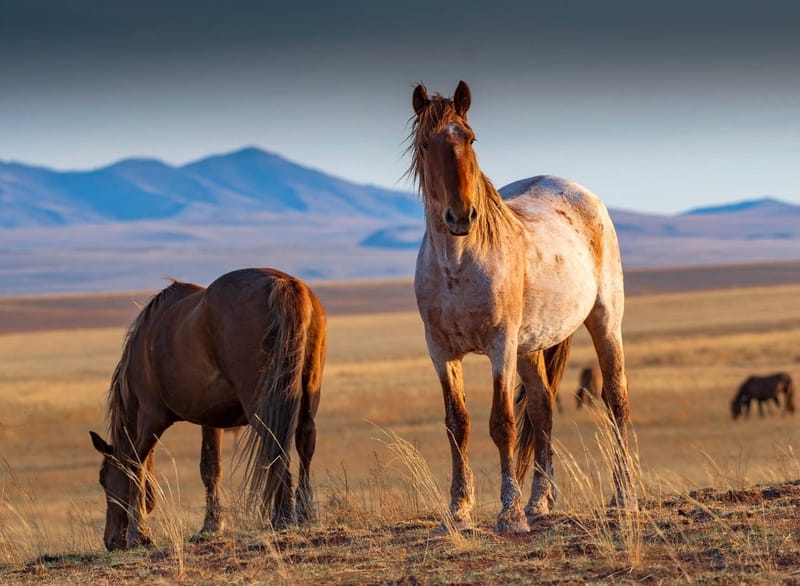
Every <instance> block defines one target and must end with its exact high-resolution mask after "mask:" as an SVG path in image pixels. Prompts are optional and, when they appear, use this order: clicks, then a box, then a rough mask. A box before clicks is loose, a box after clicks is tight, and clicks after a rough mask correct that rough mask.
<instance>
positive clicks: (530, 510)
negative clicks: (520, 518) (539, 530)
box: [525, 499, 550, 527]
mask: <svg viewBox="0 0 800 586" xmlns="http://www.w3.org/2000/svg"><path fill="white" fill-rule="evenodd" d="M549 514H550V505H549V504H548V501H547V499H542V500H541V501H538V502H536V503H530V504H528V506H527V507H525V518H526V519H527V521H528V527H533V526H534V525H536V524H537V523H538V522H539V521H541V520H542V519H544V518H545V517H547V516H548V515H549Z"/></svg>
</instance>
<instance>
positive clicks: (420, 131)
mask: <svg viewBox="0 0 800 586" xmlns="http://www.w3.org/2000/svg"><path fill="white" fill-rule="evenodd" d="M459 119H460V120H464V118H462V117H461V116H459V114H458V112H457V111H456V107H455V103H454V102H453V100H451V99H449V98H445V97H444V96H442V95H441V94H438V93H437V94H434V95H433V96H432V97H431V98H430V99H429V101H428V104H427V105H426V106H425V108H424V109H423V110H422V111H421V112H419V114H417V115H416V116H414V118H413V123H412V126H411V132H410V133H409V135H408V138H407V139H406V140H407V141H408V142H409V145H408V147H407V148H406V153H410V154H411V164H410V165H409V167H408V170H407V171H406V173H405V176H406V177H410V178H411V179H413V181H414V183H415V184H416V185H417V189H418V190H419V192H420V194H421V195H422V199H423V201H424V200H425V197H426V195H425V190H424V186H425V170H424V169H423V166H422V162H421V153H422V143H423V142H424V141H423V139H422V137H424V136H427V135H429V134H431V133H435V132H441V131H442V130H443V129H444V128H445V126H447V125H448V124H450V123H451V122H454V121H459ZM480 175H481V177H480V179H481V181H480V186H481V191H482V193H481V196H480V197H479V198H477V200H476V202H475V203H476V205H478V206H480V207H482V208H484V209H483V211H485V212H486V213H485V214H483V217H484V218H485V219H486V221H485V222H481V223H480V224H479V226H480V227H479V226H476V228H478V229H477V230H476V237H477V242H478V244H479V246H484V245H486V244H488V243H489V242H491V240H492V239H493V237H494V235H495V234H497V233H498V230H499V224H500V223H501V222H502V221H503V220H504V219H506V218H508V217H509V216H512V215H513V214H512V213H511V211H510V210H509V209H508V207H507V206H506V205H505V203H504V202H503V198H502V197H501V196H500V193H499V192H498V191H497V189H496V188H495V186H494V185H493V184H492V182H491V181H490V180H489V178H488V177H486V175H484V174H483V172H480Z"/></svg>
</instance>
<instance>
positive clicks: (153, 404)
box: [91, 269, 327, 550]
mask: <svg viewBox="0 0 800 586" xmlns="http://www.w3.org/2000/svg"><path fill="white" fill-rule="evenodd" d="M326 332H327V326H326V318H325V312H324V310H323V308H322V305H321V304H320V302H319V300H318V299H317V297H316V296H315V295H314V293H313V292H312V291H311V290H310V289H309V288H308V286H307V285H305V283H303V282H302V281H300V280H299V279H296V278H294V277H291V276H289V275H287V274H285V273H282V272H280V271H276V270H273V269H242V270H239V271H234V272H232V273H228V274H226V275H223V276H222V277H220V278H219V279H217V280H216V281H214V283H212V284H211V285H210V286H209V287H208V289H206V288H204V287H200V286H198V285H193V284H190V283H180V282H173V283H172V285H170V286H169V287H167V288H166V289H164V290H162V291H161V292H160V293H159V294H158V295H156V296H155V297H154V298H153V299H152V300H151V301H150V302H149V303H148V304H147V306H145V308H144V309H143V310H142V311H141V312H140V314H139V316H138V317H137V318H136V320H135V321H134V322H133V324H132V325H131V327H130V329H129V330H128V335H127V338H126V341H125V346H124V349H123V351H122V357H121V359H120V361H119V364H118V365H117V368H116V370H115V371H114V375H113V377H112V380H111V388H110V390H109V396H108V421H109V432H110V435H111V444H108V443H106V441H105V440H103V439H102V438H101V437H100V436H99V435H98V434H96V433H94V432H91V436H92V443H93V445H94V447H95V448H96V449H97V450H98V451H100V452H101V453H102V454H103V465H102V468H101V470H100V484H101V485H102V486H103V488H104V489H105V492H106V502H107V509H106V527H105V533H104V537H103V541H104V542H105V545H106V547H107V548H108V549H109V550H112V549H116V548H125V547H132V546H134V545H139V544H146V543H149V542H150V541H151V537H150V534H149V531H148V530H147V527H146V525H145V522H144V517H145V515H146V513H148V512H150V510H151V509H152V508H153V505H154V502H155V499H154V494H155V493H154V489H153V484H152V483H153V478H152V469H153V465H154V464H153V457H154V456H153V454H154V452H153V448H154V447H155V445H156V442H157V441H158V439H159V438H160V437H161V434H162V433H164V431H165V430H166V429H167V428H168V427H169V426H170V425H172V424H173V423H175V422H176V421H189V422H191V423H196V424H197V425H201V426H202V427H203V443H202V449H201V455H200V473H201V476H202V478H203V483H204V484H205V487H206V517H205V522H204V524H203V529H202V531H205V532H216V531H218V530H220V529H221V527H222V522H221V519H220V511H219V482H220V479H221V476H222V475H221V472H220V465H221V443H222V442H221V440H222V433H223V428H229V427H236V426H240V425H244V424H248V423H249V425H250V429H249V430H248V434H247V437H246V438H245V439H244V441H243V444H242V445H240V446H239V449H240V450H241V451H242V452H243V454H242V455H243V458H244V461H245V463H246V470H245V476H246V481H247V483H248V486H249V496H250V497H251V498H252V499H253V500H254V501H255V502H256V503H257V504H258V506H259V508H260V513H261V514H262V515H269V514H270V506H272V507H273V509H272V511H271V512H272V522H273V523H274V524H275V525H276V526H283V525H286V524H289V523H291V522H293V521H295V520H298V521H305V520H307V519H309V518H310V517H311V515H312V511H313V505H312V491H311V484H310V478H309V466H310V463H311V457H312V456H313V454H314V448H315V444H316V427H315V424H314V417H315V415H316V412H317V407H318V405H319V398H320V386H321V382H322V369H323V365H324V361H325V348H326ZM293 441H294V442H295V443H296V447H297V453H298V455H299V457H300V465H299V481H298V487H297V495H296V502H295V500H294V495H293V490H292V477H291V472H290V467H289V464H290V462H289V457H290V456H289V451H290V450H291V447H292V443H293Z"/></svg>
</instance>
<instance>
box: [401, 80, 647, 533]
mask: <svg viewBox="0 0 800 586" xmlns="http://www.w3.org/2000/svg"><path fill="white" fill-rule="evenodd" d="M470 101H471V97H470V90H469V87H468V86H467V84H466V83H464V82H463V81H462V82H459V84H458V87H457V88H456V91H455V94H454V97H453V98H452V99H449V98H445V97H443V96H441V95H439V94H436V95H434V96H432V97H429V96H428V93H427V90H426V89H425V87H424V86H423V85H418V86H417V87H416V88H415V89H414V92H413V97H412V104H413V108H414V112H415V117H414V119H413V120H414V121H413V129H412V132H411V136H410V140H411V141H412V142H411V145H410V146H409V151H410V152H411V155H412V158H413V160H412V163H411V166H410V169H409V173H410V174H411V175H413V176H414V178H415V179H416V180H417V183H418V185H419V188H420V191H421V194H422V200H423V203H424V206H425V234H424V236H423V239H422V244H421V246H420V249H419V255H418V257H417V267H416V274H415V279H414V288H415V291H416V296H417V305H418V307H419V311H420V315H421V316H422V320H423V322H424V324H425V336H426V341H427V345H428V352H429V354H430V356H431V360H432V362H433V366H434V368H435V370H436V374H437V376H438V378H439V381H440V382H441V386H442V391H443V395H444V405H445V425H446V427H447V436H448V439H449V441H450V449H451V457H452V482H451V486H450V507H449V512H450V515H451V516H452V519H453V521H454V523H455V525H456V526H457V527H470V526H471V525H472V509H473V504H474V494H473V477H472V470H471V469H470V466H469V463H468V455H467V442H468V437H469V431H470V418H469V413H468V412H467V408H466V403H465V395H464V383H463V375H462V359H463V357H464V355H466V354H468V353H471V352H474V353H479V354H485V355H487V356H488V357H489V360H490V361H491V366H492V375H493V395H492V409H491V415H490V422H489V423H490V435H491V437H492V440H493V441H494V443H495V445H496V446H497V449H498V451H499V456H500V474H501V476H500V479H501V489H500V502H501V503H502V510H501V512H500V514H499V517H498V522H497V526H496V530H497V531H498V532H501V533H502V532H524V531H528V530H529V523H534V522H535V520H536V519H537V518H538V517H540V516H541V515H545V514H547V513H549V511H550V509H551V507H552V506H553V504H554V500H555V491H554V485H553V480H552V448H551V440H550V435H551V429H552V422H553V402H554V397H555V396H556V389H557V386H558V383H559V380H560V378H561V376H562V374H563V370H564V366H565V363H566V357H567V355H568V352H569V347H570V344H571V340H572V335H573V333H574V332H575V331H576V330H577V329H578V328H579V327H580V326H581V324H584V325H585V326H586V328H587V329H588V330H589V334H590V335H591V338H592V341H593V342H594V347H595V349H596V352H597V355H598V359H599V364H600V368H601V369H602V371H603V382H604V385H605V387H604V389H603V397H604V399H605V401H606V404H607V405H608V408H609V409H610V414H611V416H612V420H613V422H614V424H615V426H616V430H617V445H616V448H615V460H616V462H615V466H614V479H615V486H616V497H615V501H616V502H617V503H618V504H619V505H623V506H627V507H635V506H636V499H635V495H634V490H633V483H632V480H631V475H630V467H629V465H628V462H629V460H628V455H627V428H628V423H629V408H628V383H627V377H626V374H625V360H624V356H623V348H622V332H621V326H622V314H623V306H624V294H623V283H622V266H621V260H620V252H619V245H618V243H617V236H616V232H615V230H614V226H613V225H612V223H611V219H610V218H609V215H608V212H607V210H606V208H605V206H604V205H603V204H602V203H601V202H600V200H599V199H597V197H595V196H594V195H593V194H592V193H591V192H589V191H588V190H587V189H586V188H584V187H582V186H580V185H578V184H577V183H573V182H571V181H567V180H564V179H559V178H556V177H550V176H539V177H533V178H530V179H523V180H521V181H518V182H516V183H514V184H512V185H510V186H508V187H506V188H505V189H504V194H503V195H504V196H508V197H509V199H507V200H506V201H504V200H503V198H502V197H501V195H500V193H498V191H497V190H496V189H495V188H494V186H493V185H492V183H491V182H490V181H489V179H487V178H486V176H485V175H484V174H483V173H482V172H481V170H480V168H479V166H478V161H477V158H476V156H475V151H474V150H473V143H474V142H475V133H474V132H473V130H472V128H470V126H469V124H468V123H467V111H468V110H469V107H470ZM517 373H518V374H519V375H520V377H521V379H522V383H523V387H524V389H526V391H525V393H524V394H523V395H522V397H520V400H519V402H518V405H519V407H520V409H521V412H520V414H519V415H518V416H516V418H515V413H514V400H513V397H512V393H513V391H514V384H515V379H516V375H517ZM515 420H516V426H515ZM517 427H518V429H517ZM515 453H516V457H517V466H516V469H515V468H514V465H513V460H514V456H515ZM531 457H533V459H534V463H535V465H534V471H533V483H532V489H531V497H530V500H529V501H528V504H527V506H526V507H525V509H524V512H523V508H522V504H521V490H520V481H521V480H522V478H523V476H524V475H525V474H526V472H527V470H528V468H529V467H530V463H531Z"/></svg>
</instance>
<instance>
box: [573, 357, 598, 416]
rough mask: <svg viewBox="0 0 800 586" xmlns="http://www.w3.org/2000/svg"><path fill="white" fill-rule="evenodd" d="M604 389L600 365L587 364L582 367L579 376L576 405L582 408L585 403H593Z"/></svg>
mask: <svg viewBox="0 0 800 586" xmlns="http://www.w3.org/2000/svg"><path fill="white" fill-rule="evenodd" d="M602 390H603V373H602V372H600V367H598V366H587V367H585V368H583V369H581V373H580V375H579V376H578V388H577V389H576V391H575V403H576V405H575V406H576V407H577V408H578V409H580V408H581V407H582V406H583V404H584V403H587V404H588V405H592V404H593V403H594V401H596V400H597V399H599V398H600V394H601V392H602Z"/></svg>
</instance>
